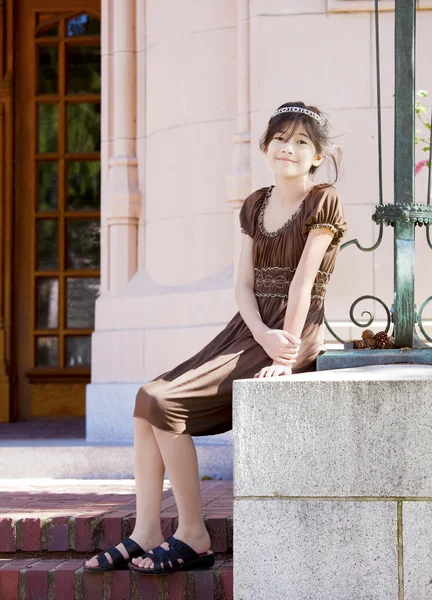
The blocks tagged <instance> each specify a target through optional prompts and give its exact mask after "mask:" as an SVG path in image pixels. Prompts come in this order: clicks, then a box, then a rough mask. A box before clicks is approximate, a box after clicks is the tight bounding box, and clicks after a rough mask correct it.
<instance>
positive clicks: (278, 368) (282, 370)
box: [254, 361, 292, 379]
mask: <svg viewBox="0 0 432 600" xmlns="http://www.w3.org/2000/svg"><path fill="white" fill-rule="evenodd" d="M284 375H292V371H291V367H287V366H285V365H281V364H279V363H277V362H276V361H273V364H272V365H270V367H264V368H263V369H261V371H260V372H259V373H256V374H255V377H254V378H255V379H258V378H262V377H281V376H284Z"/></svg>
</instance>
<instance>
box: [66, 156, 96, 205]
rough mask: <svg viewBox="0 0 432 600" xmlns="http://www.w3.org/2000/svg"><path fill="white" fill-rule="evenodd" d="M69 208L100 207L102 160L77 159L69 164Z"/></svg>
mask: <svg viewBox="0 0 432 600" xmlns="http://www.w3.org/2000/svg"><path fill="white" fill-rule="evenodd" d="M67 201H68V205H67V206H68V210H99V209H100V161H96V160H92V161H79V162H78V161H77V162H69V163H68V165H67Z"/></svg>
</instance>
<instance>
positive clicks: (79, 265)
mask: <svg viewBox="0 0 432 600" xmlns="http://www.w3.org/2000/svg"><path fill="white" fill-rule="evenodd" d="M99 239H100V226H99V221H91V220H80V219H69V220H68V223H67V257H66V264H67V268H68V269H98V268H99V266H100V242H99Z"/></svg>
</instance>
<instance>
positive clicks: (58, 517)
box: [0, 480, 233, 598]
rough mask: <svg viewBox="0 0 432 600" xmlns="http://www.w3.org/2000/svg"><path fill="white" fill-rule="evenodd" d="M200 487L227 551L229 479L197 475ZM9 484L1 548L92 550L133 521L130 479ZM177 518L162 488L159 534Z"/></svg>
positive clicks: (3, 498)
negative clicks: (201, 478)
mask: <svg viewBox="0 0 432 600" xmlns="http://www.w3.org/2000/svg"><path fill="white" fill-rule="evenodd" d="M167 484H168V482H166V484H165V485H167ZM98 486H100V487H99V488H98ZM119 486H121V487H119ZM200 488H201V503H202V510H203V515H204V519H205V523H206V527H207V529H208V531H209V534H210V538H211V541H212V550H213V551H214V552H227V551H228V552H230V551H231V550H232V546H233V542H232V539H233V530H232V509H233V498H232V481H211V480H210V481H201V482H200ZM8 490H9V488H8V487H6V486H5V485H3V486H2V487H0V553H3V554H8V553H9V554H10V553H17V552H33V553H38V552H42V553H58V552H80V553H95V552H99V551H100V550H103V549H106V548H107V547H109V546H112V545H116V544H118V543H119V541H120V540H121V539H123V538H125V537H127V536H128V535H130V533H131V532H132V529H133V527H134V523H135V511H136V504H135V494H134V484H133V482H131V483H130V484H129V485H125V484H124V483H121V482H113V483H112V485H109V484H108V483H105V482H76V483H75V484H74V485H72V484H71V483H69V482H63V484H62V485H60V483H57V485H54V484H45V485H40V486H39V487H38V486H36V485H32V486H31V487H30V488H26V489H21V490H20V489H19V488H17V487H16V488H11V489H10V491H8ZM177 521H178V513H177V507H176V504H175V500H174V495H173V493H172V490H171V489H166V490H165V491H164V492H163V499H162V505H161V526H162V532H163V534H164V537H169V536H171V535H173V533H174V532H175V530H176V528H177ZM0 598H1V596H0Z"/></svg>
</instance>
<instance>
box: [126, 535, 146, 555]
mask: <svg viewBox="0 0 432 600" xmlns="http://www.w3.org/2000/svg"><path fill="white" fill-rule="evenodd" d="M122 544H123V546H124V547H125V548H126V552H127V553H128V554H129V558H137V557H138V556H141V555H144V554H146V553H145V551H144V550H143V548H141V546H140V545H139V544H137V543H136V542H135V541H134V540H132V539H131V538H126V539H125V540H123V541H122Z"/></svg>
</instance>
